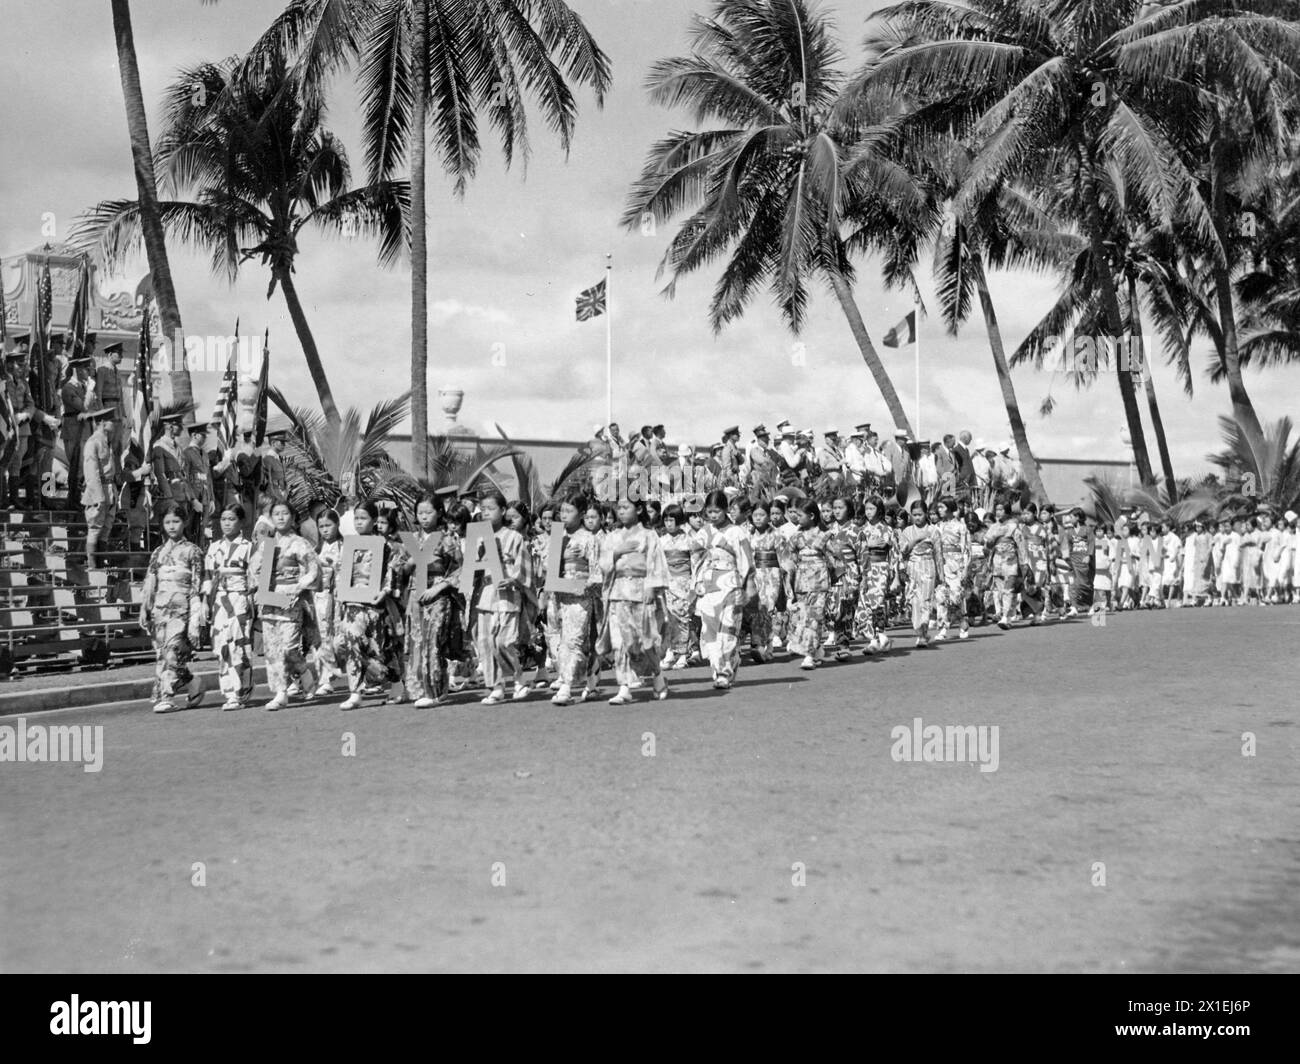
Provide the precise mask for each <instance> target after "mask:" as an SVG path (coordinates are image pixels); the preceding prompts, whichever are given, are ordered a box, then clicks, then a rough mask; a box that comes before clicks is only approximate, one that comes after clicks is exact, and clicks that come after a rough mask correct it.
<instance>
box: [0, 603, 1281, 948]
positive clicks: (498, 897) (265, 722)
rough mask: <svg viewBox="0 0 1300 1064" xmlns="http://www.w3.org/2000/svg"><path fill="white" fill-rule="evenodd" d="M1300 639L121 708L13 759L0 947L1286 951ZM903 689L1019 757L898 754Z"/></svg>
mask: <svg viewBox="0 0 1300 1064" xmlns="http://www.w3.org/2000/svg"><path fill="white" fill-rule="evenodd" d="M900 644H901V641H900ZM1297 645H1300V608H1285V607H1283V608H1268V609H1237V610H1180V611H1171V612H1169V613H1162V614H1144V615H1141V616H1132V615H1123V616H1120V617H1112V618H1110V621H1109V623H1108V624H1107V625H1106V626H1105V627H1092V626H1090V625H1089V624H1087V623H1086V622H1083V621H1076V622H1071V623H1069V624H1067V625H1064V626H1059V625H1058V626H1053V627H1049V628H1045V629H1037V630H1024V631H1017V632H1015V633H1011V634H1002V633H999V632H997V631H996V629H992V630H984V631H981V632H979V633H977V634H976V635H975V636H974V637H973V638H971V639H970V640H968V641H966V642H963V643H957V642H953V643H949V644H947V645H944V646H943V647H941V648H939V649H936V650H933V651H921V652H916V651H908V650H904V651H902V652H898V651H896V652H895V653H894V654H893V655H891V656H890V657H889V658H888V659H885V660H880V659H873V660H862V659H856V660H854V661H853V662H851V663H848V664H843V665H829V666H827V667H825V668H824V669H823V670H821V671H819V672H818V673H816V674H815V675H811V676H810V675H808V674H805V673H802V672H800V671H799V670H798V669H797V668H796V667H795V665H794V663H790V662H787V663H777V664H772V665H769V666H765V667H756V668H750V667H746V668H745V669H744V670H742V678H741V681H740V683H739V684H738V686H737V687H736V688H735V689H734V690H733V691H732V692H730V693H727V694H716V693H714V692H713V691H712V690H711V689H710V688H709V685H708V681H707V678H706V677H705V676H704V675H703V674H702V672H701V671H700V670H693V671H691V672H688V673H685V674H676V677H680V679H676V678H675V680H674V683H673V687H672V697H671V698H670V699H669V700H668V701H667V702H663V703H651V702H649V701H640V702H638V703H637V704H636V705H635V706H630V707H617V708H616V707H612V706H609V705H606V704H605V703H604V702H601V703H599V704H596V705H591V704H589V705H585V706H574V707H571V708H567V709H562V710H559V709H556V708H554V707H552V706H551V705H550V704H549V703H547V702H544V701H541V700H538V701H535V702H530V703H526V704H523V705H514V704H507V705H504V706H498V707H491V708H489V707H483V706H480V705H478V704H477V702H474V703H472V704H462V705H457V706H454V707H451V708H447V709H441V710H435V711H424V712H421V711H416V710H414V709H412V708H410V707H409V706H407V707H387V708H374V709H366V710H362V711H359V712H356V713H351V714H345V713H342V712H340V711H339V710H338V709H337V708H336V706H335V705H334V704H333V703H331V704H329V705H321V706H316V707H307V708H294V709H290V710H288V711H285V712H282V713H278V714H268V713H265V712H263V711H261V710H248V711H245V712H242V713H222V712H220V711H218V710H216V709H215V708H205V709H200V710H196V711H193V712H189V713H181V714H176V715H173V716H169V717H155V716H153V715H152V714H149V713H147V712H140V713H131V714H126V715H115V716H106V717H103V718H102V719H101V723H102V724H103V726H104V729H105V731H104V742H105V758H104V765H103V770H102V771H101V772H99V773H97V774H95V773H85V772H83V771H82V770H81V768H80V767H78V766H75V765H68V764H61V765H41V764H16V765H15V764H0V855H2V856H0V862H2V865H0V905H2V906H3V911H4V912H5V919H4V921H3V925H2V926H0V969H4V970H63V969H70V970H75V971H119V970H126V971H156V970H162V971H232V972H244V971H316V970H327V971H382V970H404V971H425V970H440V971H441V970H466V969H468V970H496V971H503V970H527V971H551V970H575V969H580V970H597V971H616V970H626V969H636V970H653V971H665V970H687V971H716V970H723V971H828V970H855V971H936V970H937V971H1005V970H1033V971H1079V970H1082V971H1100V972H1120V971H1222V970H1231V971H1239V970H1251V971H1296V970H1300V822H1298V820H1300V814H1298V813H1297V810H1300V771H1297V768H1298V766H1300V727H1298V726H1297V704H1296V698H1295V690H1296V685H1295V678H1296V655H1295V648H1296V647H1297ZM611 693H612V692H611ZM642 697H643V698H644V697H645V693H644V692H642ZM916 716H920V717H921V718H922V719H923V721H924V722H925V723H926V724H929V723H934V724H940V725H965V724H970V725H990V726H991V725H997V726H998V728H999V764H998V768H997V771H996V772H981V771H979V769H978V768H977V767H976V766H975V765H974V764H956V763H924V762H921V763H900V762H897V761H895V760H894V759H893V758H892V757H891V748H892V747H893V746H894V745H895V744H894V740H893V739H892V737H891V729H893V728H894V727H895V726H896V725H906V726H908V727H910V726H911V722H912V720H913V718H914V717H916ZM70 720H75V721H76V722H78V723H95V721H96V716H95V714H94V713H93V712H90V711H87V712H85V713H81V714H64V715H61V716H59V717H58V719H57V722H58V723H67V722H69V721H70ZM42 722H43V723H53V722H55V718H54V717H45V718H42ZM345 732H347V733H351V734H352V735H353V736H355V747H356V749H355V756H345V755H344V752H343V747H344V742H345V739H344V733H345ZM646 732H652V733H653V735H654V740H655V756H653V757H649V756H645V755H644V754H643V749H644V740H643V734H644V733H646ZM1243 732H1252V733H1254V735H1255V737H1256V742H1257V751H1256V755H1255V756H1253V757H1245V756H1243V755H1242V734H1243ZM196 862H202V864H203V873H204V882H205V885H203V886H196V885H193V880H194V878H195V876H196V873H195V872H194V870H193V869H194V865H195V863H196ZM1096 862H1101V863H1104V866H1105V885H1104V886H1101V885H1096V884H1095V881H1097V879H1098V873H1099V871H1100V870H1099V869H1098V868H1097V867H1096V865H1095V863H1096ZM796 863H801V864H802V866H803V868H804V869H805V872H804V877H805V880H806V882H805V885H795V883H794V879H795V878H797V877H798V870H797V869H795V867H794V866H795V865H796ZM494 866H496V879H497V881H498V884H499V885H494V883H493V877H494ZM502 878H504V881H503V882H502Z"/></svg>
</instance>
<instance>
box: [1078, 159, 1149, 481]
mask: <svg viewBox="0 0 1300 1064" xmlns="http://www.w3.org/2000/svg"><path fill="white" fill-rule="evenodd" d="M1087 162H1088V178H1087V182H1086V188H1087V192H1086V195H1087V197H1088V242H1089V245H1090V247H1091V249H1092V274H1093V277H1094V278H1095V279H1096V282H1097V288H1098V290H1099V291H1100V292H1101V305H1102V309H1103V310H1104V311H1105V314H1106V329H1107V331H1109V333H1110V335H1111V338H1112V343H1116V344H1117V343H1118V342H1119V340H1120V338H1121V337H1122V336H1123V335H1124V319H1123V317H1122V315H1121V314H1120V309H1119V294H1118V293H1117V292H1116V290H1115V276H1114V274H1113V273H1112V272H1111V264H1110V261H1109V258H1108V256H1107V255H1106V248H1105V246H1104V244H1103V243H1102V236H1103V232H1104V228H1105V227H1104V224H1103V222H1102V216H1101V200H1100V198H1099V196H1098V192H1097V179H1096V177H1095V176H1094V175H1095V172H1096V171H1095V169H1094V166H1095V162H1094V161H1093V160H1091V159H1089V160H1088V161H1087ZM1115 375H1116V377H1117V378H1118V380H1119V395H1120V399H1121V400H1122V401H1123V403H1124V418H1125V420H1126V421H1127V422H1128V431H1129V436H1130V437H1131V438H1132V440H1133V462H1134V464H1135V465H1136V466H1137V474H1138V481H1139V483H1141V484H1143V485H1147V484H1150V483H1152V482H1153V481H1154V480H1155V475H1154V474H1153V473H1152V471H1151V455H1150V454H1149V453H1148V451H1147V440H1146V436H1145V434H1144V433H1143V431H1142V412H1141V410H1139V409H1138V402H1137V390H1136V389H1135V388H1134V387H1133V376H1132V374H1131V373H1130V372H1129V368H1128V366H1126V365H1124V359H1121V358H1116V359H1115Z"/></svg>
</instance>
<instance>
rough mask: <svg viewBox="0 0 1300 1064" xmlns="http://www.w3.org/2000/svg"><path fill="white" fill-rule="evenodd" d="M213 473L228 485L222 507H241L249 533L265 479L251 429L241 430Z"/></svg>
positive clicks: (255, 515)
mask: <svg viewBox="0 0 1300 1064" xmlns="http://www.w3.org/2000/svg"><path fill="white" fill-rule="evenodd" d="M212 472H213V475H214V476H219V477H221V479H222V481H223V483H224V484H225V488H226V497H225V498H224V499H222V500H221V505H222V506H227V505H229V504H230V503H235V502H237V503H239V505H240V506H241V507H243V510H244V531H245V532H249V531H250V530H251V529H252V527H253V522H254V521H255V520H256V519H257V485H258V482H259V481H260V480H261V477H262V456H261V455H260V454H258V453H257V448H256V447H254V446H253V429H252V427H251V426H246V427H244V428H242V429H241V431H240V433H239V439H238V440H237V441H236V442H235V443H234V445H233V446H231V447H229V448H227V449H226V453H225V454H223V455H222V456H221V461H220V462H218V463H217V464H216V465H215V466H214V467H213V469H212ZM345 493H346V488H345Z"/></svg>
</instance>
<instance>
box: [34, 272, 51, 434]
mask: <svg viewBox="0 0 1300 1064" xmlns="http://www.w3.org/2000/svg"><path fill="white" fill-rule="evenodd" d="M53 316H54V286H53V284H52V283H51V282H50V263H49V260H48V259H46V261H45V267H44V269H42V270H41V275H40V277H39V278H38V279H37V281H36V291H35V293H33V305H32V347H31V356H32V369H31V377H30V379H29V381H28V385H29V387H31V390H32V398H33V399H34V400H35V402H36V407H37V409H38V410H43V411H45V412H46V413H50V412H51V411H53V410H54V396H53V394H52V393H51V383H52V382H51V381H50V379H49V378H50V374H49V373H48V372H47V370H48V368H49V366H48V363H49V360H50V318H51V317H53ZM43 431H44V429H42V432H43Z"/></svg>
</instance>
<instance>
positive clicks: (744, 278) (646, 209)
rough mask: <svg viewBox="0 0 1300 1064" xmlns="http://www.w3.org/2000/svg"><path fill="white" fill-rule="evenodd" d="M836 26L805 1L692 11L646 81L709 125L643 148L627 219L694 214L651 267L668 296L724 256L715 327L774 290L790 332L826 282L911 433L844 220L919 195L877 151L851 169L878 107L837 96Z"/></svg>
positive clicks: (658, 98) (736, 1)
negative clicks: (675, 51) (858, 284)
mask: <svg viewBox="0 0 1300 1064" xmlns="http://www.w3.org/2000/svg"><path fill="white" fill-rule="evenodd" d="M831 34H832V27H831V23H830V20H829V19H827V18H826V17H824V16H823V15H821V14H820V13H819V12H817V11H816V10H815V9H814V8H812V7H811V6H810V5H809V4H808V3H806V2H805V0H719V2H718V3H717V4H716V5H715V6H714V9H713V14H712V16H711V17H709V18H704V17H701V16H698V15H697V16H694V18H693V20H692V34H691V36H692V43H693V51H692V52H691V54H690V55H686V56H676V57H673V58H669V59H663V60H660V61H659V62H658V63H656V64H655V65H654V67H653V68H652V70H651V73H650V76H649V79H648V81H647V87H648V89H649V92H650V98H651V99H652V100H653V101H654V102H656V103H659V104H663V105H665V106H668V107H674V106H677V105H679V104H688V105H690V106H691V107H692V108H693V110H694V117H695V121H696V122H697V123H699V124H701V125H708V126H709V127H710V128H706V129H701V130H699V131H696V132H681V131H677V132H670V133H669V134H668V136H667V137H665V138H664V139H663V140H660V141H658V142H657V143H655V144H654V145H653V146H652V147H651V148H650V151H649V153H648V155H647V158H646V162H645V166H644V167H643V169H642V171H641V176H640V178H639V179H638V180H637V181H636V183H635V184H634V186H633V188H632V190H631V193H630V194H629V196H628V202H627V208H626V210H625V212H624V215H623V223H624V225H625V226H626V227H627V228H629V229H637V228H639V227H641V226H642V224H643V219H645V218H647V217H649V218H653V219H654V220H655V222H656V224H659V223H664V222H666V221H668V220H669V219H671V218H672V217H674V216H675V215H677V214H679V213H682V212H685V211H690V212H692V213H690V214H689V215H688V216H687V217H686V218H685V219H684V220H683V221H682V223H681V226H680V228H679V229H678V231H677V233H676V235H675V236H674V237H673V239H672V241H671V242H670V244H669V246H668V250H667V252H666V253H665V254H664V258H663V261H662V262H661V264H660V268H659V272H660V275H661V276H662V274H663V273H664V272H665V271H667V272H669V273H671V281H670V283H669V284H668V286H667V288H666V289H665V292H666V294H668V295H670V296H671V295H672V294H674V293H675V291H676V286H677V282H678V281H679V280H680V279H681V278H682V277H683V276H685V275H686V274H688V273H691V272H692V271H694V270H697V269H699V268H700V267H701V266H703V265H705V264H706V263H709V262H712V261H713V260H715V259H717V258H720V257H722V256H724V255H726V256H727V257H728V258H727V265H726V267H725V269H724V270H723V273H722V277H721V279H720V280H719V281H718V283H717V286H716V288H715V289H714V294H713V299H712V302H711V304H710V310H709V316H710V321H711V324H712V325H713V329H714V331H715V332H720V331H721V329H722V327H723V326H724V325H726V324H727V323H728V322H730V321H733V320H735V319H736V318H738V317H740V316H741V315H742V314H743V313H744V310H745V307H746V306H747V304H748V303H749V301H750V299H751V298H752V297H753V296H754V294H755V293H756V291H757V290H758V289H759V288H760V287H763V286H768V287H770V288H771V290H772V293H773V295H774V296H775V298H776V300H777V303H778V305H779V306H780V308H781V313H782V315H783V317H784V318H785V320H786V323H787V324H788V325H789V327H790V329H791V330H792V331H793V332H795V333H798V332H799V330H800V329H801V327H802V326H803V323H804V320H805V317H806V312H807V304H808V288H807V282H808V280H809V279H810V278H812V277H818V278H820V279H822V280H824V281H825V282H827V284H828V285H829V286H830V288H831V289H832V291H834V293H835V297H836V299H837V300H838V301H839V304H840V308H841V310H842V311H843V312H844V315H845V317H846V319H847V320H848V323H849V328H850V330H851V332H852V333H853V338H854V340H855V341H856V343H857V345H858V350H859V351H860V352H861V354H862V359H863V361H864V362H865V363H866V365H867V368H868V369H869V370H870V371H871V374H872V377H873V378H874V379H875V382H876V385H877V387H878V388H879V390H880V394H881V396H882V397H883V398H884V401H885V404H886V406H887V407H888V408H889V412H890V414H891V415H892V416H893V418H894V421H895V423H896V424H898V425H900V426H903V427H905V428H907V429H908V430H910V429H911V422H910V421H909V420H908V417H907V412H906V410H904V408H903V404H902V402H901V400H900V399H899V397H898V392H897V390H896V389H895V388H894V384H893V382H892V381H891V380H890V378H889V374H888V373H887V372H886V370H885V367H884V364H883V363H882V362H881V360H880V356H879V355H878V354H877V352H876V349H875V346H874V344H873V343H872V341H871V337H870V335H869V334H868V332H867V328H866V325H865V323H864V322H863V320H862V314H861V311H860V310H859V309H858V306H857V303H856V301H855V299H854V297H853V278H854V273H853V267H852V265H851V264H850V261H849V251H848V249H847V248H846V246H845V242H844V239H843V237H842V236H841V232H840V229H841V225H842V223H843V222H844V221H845V212H846V210H847V209H848V205H849V204H855V205H856V206H855V209H856V210H857V211H858V212H859V214H863V213H865V212H866V211H867V210H868V209H869V206H868V205H870V204H876V203H879V202H880V201H881V200H882V199H883V198H885V197H893V198H895V199H896V200H897V202H898V204H900V206H898V207H897V208H896V209H897V210H898V211H899V212H900V213H903V212H905V211H906V210H907V209H908V207H909V206H910V207H911V208H912V209H921V208H922V207H923V204H922V203H921V202H920V200H919V199H918V198H917V197H916V195H915V193H914V190H913V189H912V188H911V187H910V184H909V182H908V179H907V175H906V173H904V172H903V171H901V169H900V168H899V167H897V166H895V165H893V164H892V163H890V161H889V160H888V159H887V158H886V157H885V156H883V155H882V154H880V153H877V152H874V151H868V150H866V149H865V148H861V147H860V148H859V151H858V153H857V157H856V158H855V159H854V160H853V163H854V165H853V166H851V167H849V166H846V165H845V163H846V159H847V150H848V147H849V145H854V144H857V145H862V144H863V142H864V136H865V127H866V126H867V125H868V124H869V123H876V122H879V121H882V120H884V116H881V115H878V114H869V113H865V112H863V110H862V109H861V108H859V107H858V106H857V104H856V102H855V101H848V102H846V101H843V100H841V99H840V98H839V97H840V91H841V88H842V85H843V81H844V79H843V77H842V75H841V73H840V71H839V70H838V68H837V64H838V63H839V61H840V60H841V58H842V57H841V53H840V51H839V48H838V47H837V46H836V44H835V42H834V41H833V39H832V36H831ZM719 125H720V126H721V128H717V127H718V126H719Z"/></svg>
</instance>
